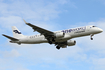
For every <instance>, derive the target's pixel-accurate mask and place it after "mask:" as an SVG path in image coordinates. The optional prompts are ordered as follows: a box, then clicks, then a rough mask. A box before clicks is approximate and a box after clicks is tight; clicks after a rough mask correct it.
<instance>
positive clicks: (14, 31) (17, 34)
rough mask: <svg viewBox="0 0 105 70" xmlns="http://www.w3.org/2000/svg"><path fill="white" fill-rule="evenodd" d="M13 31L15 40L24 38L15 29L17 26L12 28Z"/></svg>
mask: <svg viewBox="0 0 105 70" xmlns="http://www.w3.org/2000/svg"><path fill="white" fill-rule="evenodd" d="M12 31H13V37H14V38H18V39H19V38H22V37H24V35H22V34H21V32H20V31H19V30H18V29H17V28H16V27H15V26H12Z"/></svg>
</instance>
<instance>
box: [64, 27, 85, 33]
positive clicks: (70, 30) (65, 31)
mask: <svg viewBox="0 0 105 70" xmlns="http://www.w3.org/2000/svg"><path fill="white" fill-rule="evenodd" d="M81 30H86V27H80V28H75V29H68V30H62V32H64V33H70V32H75V31H81Z"/></svg>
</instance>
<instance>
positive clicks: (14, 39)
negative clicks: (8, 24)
mask: <svg viewBox="0 0 105 70" xmlns="http://www.w3.org/2000/svg"><path fill="white" fill-rule="evenodd" d="M2 35H3V36H4V37H6V38H8V39H11V40H12V41H18V39H16V38H13V37H10V36H7V35H5V34H2Z"/></svg>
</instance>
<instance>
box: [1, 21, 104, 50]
mask: <svg viewBox="0 0 105 70" xmlns="http://www.w3.org/2000/svg"><path fill="white" fill-rule="evenodd" d="M23 20H24V19H23ZM24 22H25V24H26V25H28V26H30V27H32V29H33V30H34V32H35V31H37V32H39V33H40V34H38V35H33V36H25V35H23V34H22V33H21V32H20V31H19V30H18V29H17V28H16V27H15V26H12V31H13V37H11V36H8V35H5V34H2V35H3V36H5V37H7V38H8V39H10V43H17V44H19V45H21V44H40V43H49V44H55V46H56V48H57V49H58V50H59V49H60V48H67V46H74V45H75V44H76V41H75V40H71V39H72V38H77V37H82V36H90V39H91V40H93V38H92V37H93V36H94V35H95V34H98V33H101V32H103V30H102V29H101V28H98V27H96V26H93V25H89V26H83V27H77V28H72V29H66V30H60V31H55V32H52V31H49V30H46V29H44V28H41V27H38V26H36V25H33V24H31V23H27V22H26V21H25V20H24Z"/></svg>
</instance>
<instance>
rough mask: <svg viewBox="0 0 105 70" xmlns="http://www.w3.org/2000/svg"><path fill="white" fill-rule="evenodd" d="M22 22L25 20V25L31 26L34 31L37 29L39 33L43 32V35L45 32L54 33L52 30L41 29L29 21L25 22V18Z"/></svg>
mask: <svg viewBox="0 0 105 70" xmlns="http://www.w3.org/2000/svg"><path fill="white" fill-rule="evenodd" d="M23 20H24V19H23ZM24 22H25V23H26V24H27V25H29V26H30V27H32V28H33V29H34V31H37V32H39V33H41V34H43V35H45V34H47V35H50V34H51V35H52V34H54V33H53V32H52V31H49V30H46V29H43V28H41V27H38V26H36V25H33V24H31V23H27V22H26V21H25V20H24Z"/></svg>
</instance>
